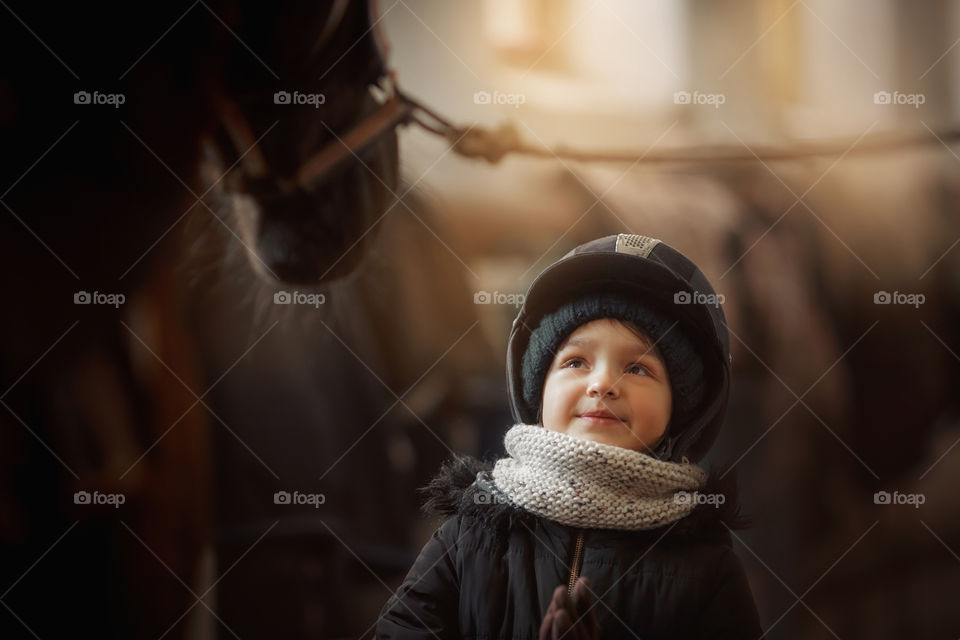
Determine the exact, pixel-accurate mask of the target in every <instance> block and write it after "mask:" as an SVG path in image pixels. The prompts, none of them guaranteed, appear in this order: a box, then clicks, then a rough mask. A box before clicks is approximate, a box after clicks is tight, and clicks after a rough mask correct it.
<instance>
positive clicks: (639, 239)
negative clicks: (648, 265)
mask: <svg viewBox="0 0 960 640" xmlns="http://www.w3.org/2000/svg"><path fill="white" fill-rule="evenodd" d="M658 244H660V241H659V240H657V239H656V238H651V237H649V236H641V235H638V234H635V233H621V234H619V235H617V253H629V254H631V255H635V256H639V257H641V258H646V257H647V256H649V255H650V252H651V251H653V248H654V247H656V246H657V245H658Z"/></svg>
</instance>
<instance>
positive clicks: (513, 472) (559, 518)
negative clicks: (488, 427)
mask: <svg viewBox="0 0 960 640" xmlns="http://www.w3.org/2000/svg"><path fill="white" fill-rule="evenodd" d="M504 443H505V445H506V449H507V454H508V457H506V458H502V459H500V460H498V461H497V463H496V465H494V468H493V474H492V477H493V482H494V484H495V485H496V489H497V490H499V491H500V492H502V493H503V494H504V495H505V496H506V498H507V499H509V500H510V502H512V503H514V504H516V505H517V506H519V507H522V508H523V509H526V510H527V511H530V512H532V513H535V514H537V515H539V516H542V517H544V518H548V519H550V520H553V521H555V522H559V523H560V524H565V525H569V526H573V527H582V528H587V529H623V530H637V529H655V528H657V527H659V526H662V525H665V524H670V523H671V522H674V521H676V520H679V519H681V518H683V517H684V516H686V515H687V514H689V513H690V512H691V511H693V508H694V507H695V506H696V499H695V496H694V495H693V494H692V492H694V491H696V490H697V489H699V488H700V487H702V486H703V484H704V482H705V481H706V478H707V474H706V472H705V471H704V470H703V469H701V468H700V467H698V466H697V465H695V464H689V463H675V462H663V461H660V460H657V459H655V458H652V457H650V456H648V455H646V454H644V453H640V452H639V451H633V450H630V449H624V448H621V447H615V446H613V445H607V444H600V443H597V442H591V441H589V440H582V439H580V438H574V437H572V436H568V435H566V434H563V433H559V432H557V431H550V430H548V429H546V428H545V427H542V426H539V425H527V424H518V425H516V426H514V427H512V428H511V429H510V430H509V431H508V432H507V434H506V436H505V437H504Z"/></svg>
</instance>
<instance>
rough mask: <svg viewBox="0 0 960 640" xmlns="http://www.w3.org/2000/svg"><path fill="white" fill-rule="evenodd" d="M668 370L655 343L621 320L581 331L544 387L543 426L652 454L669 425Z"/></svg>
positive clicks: (563, 349) (555, 363) (559, 357)
mask: <svg viewBox="0 0 960 640" xmlns="http://www.w3.org/2000/svg"><path fill="white" fill-rule="evenodd" d="M670 409H671V394H670V380H669V378H668V377H667V368H666V366H665V365H664V363H663V360H661V359H660V357H659V355H657V353H656V350H655V348H654V347H653V345H652V343H651V341H650V340H649V339H648V338H646V337H645V336H642V335H640V334H638V333H636V331H634V330H633V329H632V328H630V327H628V326H627V325H625V324H623V323H622V322H620V321H618V320H613V319H609V318H603V319H600V320H594V321H592V322H588V323H586V324H584V325H581V326H580V327H578V328H577V330H576V331H574V332H573V333H571V334H570V336H569V337H568V338H567V340H566V341H565V342H564V343H563V344H561V345H560V349H559V350H558V351H557V353H556V355H555V356H554V358H553V363H552V364H551V365H550V370H549V371H548V372H547V378H546V381H545V382H544V386H543V426H544V427H546V428H547V429H550V430H552V431H559V432H561V433H565V434H567V435H569V436H573V437H575V438H582V439H584V440H593V441H594V442H600V443H603V444H610V445H614V446H616V447H623V448H625V449H633V450H635V451H643V452H647V453H649V452H650V451H652V450H653V448H654V447H655V446H656V445H657V443H658V442H659V441H660V439H661V437H662V436H663V434H664V432H665V431H666V428H667V422H668V421H669V420H670Z"/></svg>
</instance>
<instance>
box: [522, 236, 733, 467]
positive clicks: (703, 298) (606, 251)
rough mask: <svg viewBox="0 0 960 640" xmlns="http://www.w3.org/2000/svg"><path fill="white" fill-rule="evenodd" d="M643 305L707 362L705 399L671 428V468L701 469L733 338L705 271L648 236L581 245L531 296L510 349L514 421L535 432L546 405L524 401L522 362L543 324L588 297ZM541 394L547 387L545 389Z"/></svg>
mask: <svg viewBox="0 0 960 640" xmlns="http://www.w3.org/2000/svg"><path fill="white" fill-rule="evenodd" d="M592 294H613V295H616V296H617V297H620V298H624V297H626V298H628V299H635V300H637V302H638V304H642V305H644V306H647V307H650V308H651V309H654V310H655V311H657V312H658V313H659V314H660V315H663V316H666V317H668V318H670V319H671V322H672V321H673V320H676V321H677V328H678V329H679V330H680V331H682V332H683V333H684V335H685V336H686V337H687V338H688V339H689V340H690V341H691V342H692V343H693V344H694V345H695V350H696V353H697V354H698V355H699V356H700V357H701V358H702V359H703V365H704V366H703V369H704V378H705V388H706V392H705V394H704V397H703V399H702V400H701V401H700V402H699V405H698V407H697V410H696V411H695V413H694V415H693V417H692V418H690V419H688V420H686V421H684V422H683V423H680V424H674V423H673V422H671V424H670V425H669V426H668V429H667V432H666V435H665V438H666V439H669V440H670V441H671V442H669V443H668V446H667V447H666V450H668V451H669V452H670V454H669V460H671V461H674V462H679V461H681V460H682V459H683V458H684V457H685V458H687V459H688V460H690V461H692V462H697V461H698V460H700V459H701V458H703V456H705V455H706V453H707V451H708V450H709V449H710V447H711V445H712V444H713V442H714V441H715V440H716V437H717V434H718V433H719V431H720V427H721V425H722V423H723V419H724V415H725V412H726V407H727V400H728V397H729V392H730V338H729V334H728V331H727V325H726V318H725V316H724V314H723V310H722V309H721V307H720V304H719V299H718V297H717V295H716V293H715V291H714V289H713V287H712V286H711V285H710V282H709V281H708V280H707V278H706V276H704V275H703V273H702V272H701V271H700V269H699V268H698V267H697V265H695V264H694V263H693V262H691V261H690V260H689V259H687V257H686V256H684V255H683V254H681V253H680V252H679V251H677V250H676V249H673V248H672V247H670V246H669V245H667V244H665V243H663V242H661V241H660V240H657V239H655V238H650V237H647V236H641V235H634V234H625V233H621V234H619V235H613V236H606V237H604V238H599V239H597V240H593V241H591V242H587V243H586V244H582V245H580V246H578V247H576V248H575V249H573V250H572V251H570V252H569V253H567V255H565V256H564V257H563V258H561V259H560V260H558V261H557V262H555V263H554V264H552V265H551V266H549V267H548V268H547V269H546V270H544V271H543V272H542V273H541V274H540V275H539V276H537V278H536V280H534V282H533V284H532V285H530V289H529V290H528V291H527V295H526V299H525V300H524V303H523V306H522V307H521V308H520V312H519V314H518V315H517V317H516V319H514V321H513V328H512V330H511V332H510V341H509V343H508V345H507V391H508V395H509V399H510V409H511V411H512V413H513V418H514V420H515V421H516V422H518V423H524V424H536V423H537V422H538V419H539V411H540V406H539V402H537V403H534V402H529V401H527V400H525V399H524V381H523V375H522V369H523V357H524V353H525V352H526V350H527V346H528V345H529V343H530V335H531V333H532V332H533V331H534V330H536V329H537V328H538V326H539V325H540V321H541V319H543V317H544V316H545V315H548V314H551V313H553V312H554V311H556V310H557V309H558V308H560V307H561V306H563V305H565V304H567V303H568V302H569V301H571V300H577V299H579V298H582V297H583V296H585V295H592ZM541 390H542V387H541Z"/></svg>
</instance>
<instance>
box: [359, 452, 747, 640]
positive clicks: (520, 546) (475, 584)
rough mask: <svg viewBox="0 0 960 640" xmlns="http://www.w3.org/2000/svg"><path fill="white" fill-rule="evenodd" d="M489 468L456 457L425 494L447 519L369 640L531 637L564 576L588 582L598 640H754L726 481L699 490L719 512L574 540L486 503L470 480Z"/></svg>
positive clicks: (702, 508)
mask: <svg viewBox="0 0 960 640" xmlns="http://www.w3.org/2000/svg"><path fill="white" fill-rule="evenodd" d="M491 466H492V465H490V464H489V463H482V462H478V461H476V460H472V459H469V458H462V459H458V460H455V461H454V462H452V463H448V464H447V465H445V466H444V467H443V468H442V469H441V471H440V473H439V474H438V476H437V477H436V478H435V479H434V480H433V481H432V482H431V483H430V485H429V486H428V487H426V489H425V490H426V491H427V493H428V496H429V498H428V501H427V504H426V505H425V507H424V508H425V509H426V510H427V511H428V512H429V513H433V514H442V515H446V516H448V517H447V520H446V521H445V522H444V523H443V524H442V525H441V526H440V528H439V529H438V530H437V531H436V532H435V533H434V534H433V536H432V537H431V538H430V540H429V541H428V542H427V544H426V545H425V546H424V547H423V550H422V551H421V552H420V555H419V557H418V558H417V560H416V562H415V563H414V565H413V567H412V568H411V569H410V572H409V573H408V574H407V577H406V578H405V579H404V581H403V583H402V584H401V586H400V588H399V589H398V590H397V591H396V593H395V594H394V595H393V597H391V598H390V600H389V601H388V602H387V603H386V605H385V606H384V608H383V610H382V611H381V614H380V619H379V621H378V625H377V638H379V639H393V638H403V639H411V640H412V639H414V638H417V639H419V638H439V639H441V640H446V639H448V638H465V639H466V638H469V639H474V638H476V639H485V638H515V639H522V638H532V639H536V638H537V637H538V633H539V629H540V623H541V621H542V620H543V616H544V615H545V613H546V610H547V607H548V605H549V603H550V599H551V597H552V595H553V591H554V589H555V588H556V587H557V585H571V584H572V581H571V574H574V575H577V576H579V575H583V576H586V577H588V578H590V580H591V584H592V591H593V594H592V595H593V598H592V600H593V602H594V605H595V607H596V613H597V619H598V621H599V623H600V628H601V637H603V638H642V639H643V640H654V639H661V638H662V639H682V638H716V639H720V638H731V639H734V638H735V639H740V638H749V639H750V640H757V638H759V637H760V635H761V633H762V631H761V629H760V622H759V619H758V616H757V610H756V607H755V605H754V601H753V596H752V595H751V592H750V587H749V585H748V583H747V578H746V575H745V573H744V570H743V567H742V566H741V564H740V560H739V559H738V557H737V555H736V554H735V553H734V551H733V548H732V538H731V534H730V531H729V529H728V527H729V528H731V529H735V528H741V527H743V526H744V525H745V521H744V519H743V518H742V516H740V514H739V509H738V506H737V500H736V479H735V475H734V474H733V473H730V474H729V475H728V477H727V482H725V483H724V482H721V481H720V480H719V475H720V474H718V473H713V474H711V476H710V480H708V482H707V486H706V487H705V488H704V489H703V490H702V492H703V493H723V494H724V495H725V497H726V501H725V502H724V504H723V505H721V506H719V507H717V506H713V505H711V504H701V505H698V506H697V507H696V508H695V509H694V511H693V512H692V513H691V514H690V515H688V516H687V517H685V518H683V519H681V520H679V521H677V522H674V523H672V524H670V525H666V526H664V527H661V528H659V529H654V530H651V531H613V530H598V529H580V530H578V529H574V528H572V527H568V526H565V525H561V524H558V523H556V522H553V521H551V520H548V519H545V518H541V517H538V516H536V515H534V514H532V513H530V512H528V511H526V510H523V509H520V508H518V507H515V506H513V505H510V504H489V503H488V500H486V499H485V498H486V496H488V495H489V494H488V493H486V492H484V491H483V490H481V489H479V488H478V487H477V486H476V485H475V484H474V480H475V479H476V475H477V472H478V471H480V470H487V471H489V470H490V469H491Z"/></svg>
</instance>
